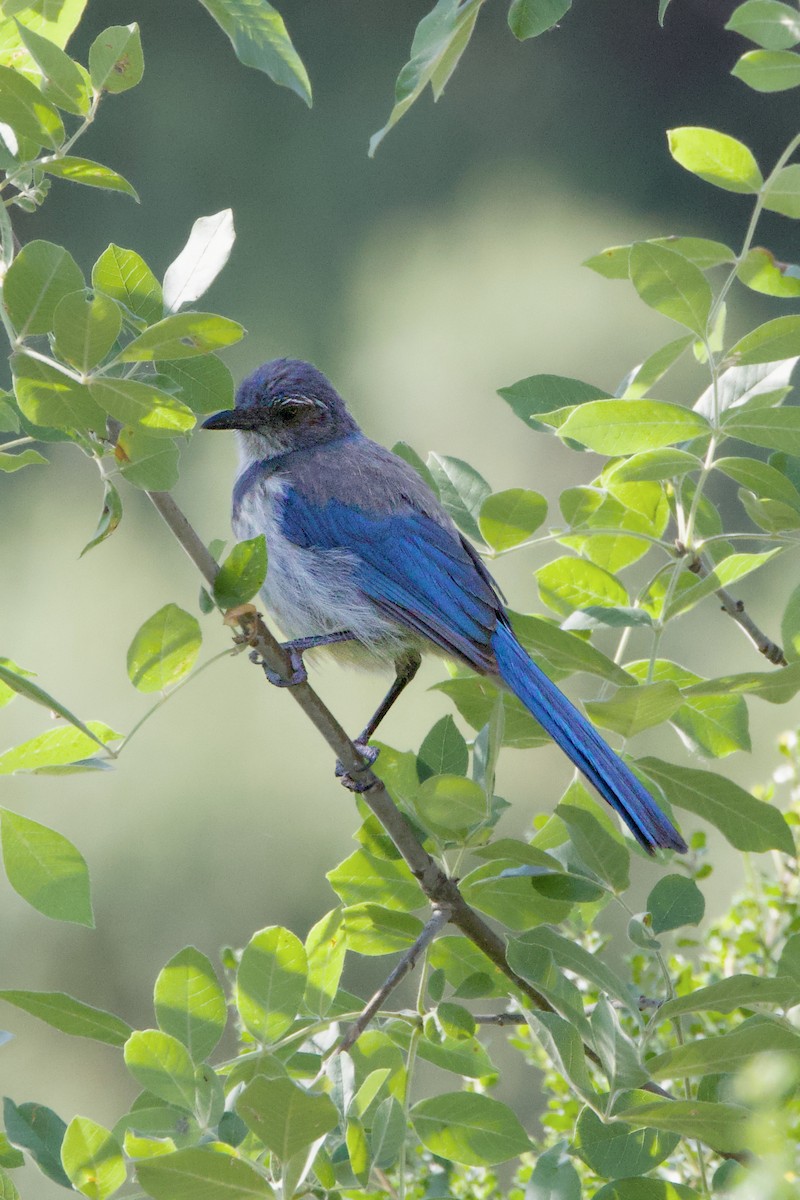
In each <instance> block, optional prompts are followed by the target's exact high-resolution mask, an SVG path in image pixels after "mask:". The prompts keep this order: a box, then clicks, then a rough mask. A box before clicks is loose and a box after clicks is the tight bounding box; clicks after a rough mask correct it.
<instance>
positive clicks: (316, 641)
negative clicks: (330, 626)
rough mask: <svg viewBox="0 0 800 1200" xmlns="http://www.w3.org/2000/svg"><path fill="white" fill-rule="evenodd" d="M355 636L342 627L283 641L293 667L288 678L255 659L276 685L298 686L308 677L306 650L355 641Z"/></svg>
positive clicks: (282, 647) (283, 647) (282, 644)
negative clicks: (334, 631)
mask: <svg viewBox="0 0 800 1200" xmlns="http://www.w3.org/2000/svg"><path fill="white" fill-rule="evenodd" d="M355 636H356V635H355V634H354V633H351V632H350V630H349V629H340V630H338V631H337V632H336V633H318V634H312V635H311V637H304V638H295V639H294V641H292V642H281V650H285V651H286V653H287V654H288V655H289V662H290V663H291V667H292V674H291V675H290V677H289V678H288V679H286V678H284V676H283V675H280V674H279V673H278V672H277V671H272V670H270V668H269V667H268V666H267V664H266V663H265V662H263V661H261V660H258V659H254V661H258V662H259V665H260V667H261V669H262V670H263V672H264V674H265V675H266V677H267V679H268V680H269V682H270V683H271V684H274V686H275V687H296V686H297V684H298V683H305V681H306V680H307V679H308V674H307V672H306V668H305V664H304V663H303V654H304V653H305V651H306V650H316V648H317V647H318V646H332V645H334V644H335V643H336V642H352V641H355ZM252 657H253V656H252V655H251V658H252Z"/></svg>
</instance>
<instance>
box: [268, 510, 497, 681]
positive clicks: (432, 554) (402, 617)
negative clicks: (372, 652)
mask: <svg viewBox="0 0 800 1200" xmlns="http://www.w3.org/2000/svg"><path fill="white" fill-rule="evenodd" d="M281 521H282V528H283V533H284V534H285V536H286V537H287V538H289V540H290V541H292V542H294V543H295V545H298V546H302V547H304V548H306V549H318V550H346V551H348V552H349V553H350V554H352V555H353V556H354V560H355V566H354V581H355V583H356V584H357V585H358V587H359V588H360V590H361V591H362V592H363V593H364V595H365V596H366V597H368V599H369V600H371V601H372V603H373V604H374V605H375V606H376V608H378V609H379V610H380V611H381V612H382V613H384V614H385V615H386V616H388V617H390V618H392V619H394V620H395V621H397V623H398V625H404V626H406V627H407V628H408V629H412V630H414V631H415V632H417V633H421V634H423V635H424V636H425V637H427V638H430V640H431V641H432V642H434V643H435V644H436V645H437V646H439V647H440V648H441V649H442V650H444V651H445V652H447V653H448V654H453V655H455V656H457V657H458V658H461V659H463V660H465V661H466V662H467V663H469V665H470V666H472V667H474V668H475V669H476V670H479V671H490V672H495V671H496V670H497V666H496V663H495V659H494V654H493V651H492V648H491V638H492V634H493V632H494V629H495V626H496V623H497V619H498V614H499V612H500V604H499V601H498V598H497V595H496V593H495V591H494V589H493V587H492V586H491V583H490V580H489V576H488V574H487V573H486V571H485V569H484V568H483V565H482V564H481V563H480V561H479V560H478V561H477V562H476V560H475V558H474V557H473V552H472V551H471V549H470V548H469V547H467V546H466V544H465V543H464V542H462V541H461V539H460V538H459V536H458V535H457V534H456V533H454V532H453V531H452V530H450V529H448V528H447V527H445V526H442V525H440V524H439V523H438V522H436V521H435V520H433V519H432V518H431V517H429V516H427V515H426V514H425V513H422V512H419V511H417V510H415V509H413V508H411V507H410V506H404V507H403V509H402V510H401V511H400V512H397V513H391V514H385V513H382V514H375V513H369V512H366V511H365V510H364V509H361V508H359V507H357V506H353V505H349V504H345V503H344V502H343V501H341V500H338V499H330V500H328V501H327V503H325V504H322V505H320V504H316V503H314V501H313V500H310V499H309V498H308V497H306V496H304V495H303V494H302V492H300V491H298V490H295V489H294V488H291V487H289V488H287V489H286V491H285V492H284V493H283V496H282V499H281Z"/></svg>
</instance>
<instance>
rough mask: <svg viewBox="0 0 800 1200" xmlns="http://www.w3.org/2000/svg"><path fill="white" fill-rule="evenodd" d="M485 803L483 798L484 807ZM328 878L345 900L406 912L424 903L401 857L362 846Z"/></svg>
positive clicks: (329, 874)
mask: <svg viewBox="0 0 800 1200" xmlns="http://www.w3.org/2000/svg"><path fill="white" fill-rule="evenodd" d="M485 806H486V800H485V798H484V811H485ZM325 878H326V879H327V880H328V882H329V883H330V885H331V887H332V888H333V890H334V891H335V892H336V895H337V896H338V897H339V898H340V899H341V900H342V901H343V902H344V903H345V904H361V903H362V902H367V901H371V902H374V903H375V904H382V905H384V906H385V907H386V908H395V909H397V910H398V911H399V912H407V911H408V910H409V909H413V908H419V906H420V905H421V904H422V903H423V899H422V895H421V893H420V889H419V884H418V883H417V881H416V880H415V879H414V876H413V875H412V874H411V872H410V870H409V869H408V867H407V866H406V864H405V863H404V862H403V860H402V859H400V858H393V859H386V858H381V859H379V858H376V857H375V856H374V855H372V854H369V853H368V852H367V851H366V850H364V849H363V848H362V849H359V850H354V851H353V853H352V854H351V855H350V856H349V858H346V859H345V860H344V862H341V863H339V865H338V866H337V867H334V868H333V870H331V871H328V872H327V874H326V876H325ZM340 941H343V939H342V938H340Z"/></svg>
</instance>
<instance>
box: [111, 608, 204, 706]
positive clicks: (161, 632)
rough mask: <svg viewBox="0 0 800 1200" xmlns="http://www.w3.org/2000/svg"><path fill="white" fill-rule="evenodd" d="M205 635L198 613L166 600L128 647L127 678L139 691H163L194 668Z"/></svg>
mask: <svg viewBox="0 0 800 1200" xmlns="http://www.w3.org/2000/svg"><path fill="white" fill-rule="evenodd" d="M202 640H203V635H202V633H201V632H200V625H199V623H198V621H197V618H196V617H193V616H192V615H191V613H187V612H185V611H184V610H183V609H182V608H179V607H178V605H177V604H165V605H164V607H163V608H160V609H159V610H158V612H157V613H154V614H153V616H152V617H149V618H148V619H147V620H146V621H145V623H144V625H142V626H141V627H140V628H139V630H138V631H137V633H136V635H135V637H134V639H133V641H132V642H131V644H130V646H129V648H128V678H129V679H130V681H131V683H132V684H133V686H134V687H135V688H138V690H139V691H140V692H160V691H163V690H164V688H167V687H170V686H172V684H175V683H177V682H178V680H179V679H182V678H183V676H184V675H187V674H188V673H189V671H191V669H192V667H193V666H194V664H195V660H196V659H197V655H198V653H199V651H200V646H201V644H202Z"/></svg>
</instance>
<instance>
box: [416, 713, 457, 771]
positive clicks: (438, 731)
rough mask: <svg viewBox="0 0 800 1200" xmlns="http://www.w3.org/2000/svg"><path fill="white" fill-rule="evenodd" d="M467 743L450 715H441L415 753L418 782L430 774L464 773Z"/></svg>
mask: <svg viewBox="0 0 800 1200" xmlns="http://www.w3.org/2000/svg"><path fill="white" fill-rule="evenodd" d="M468 765H469V753H468V751H467V743H466V742H465V741H464V738H463V737H462V736H461V733H460V732H459V730H458V728H457V726H456V723H455V721H454V720H453V718H452V717H451V716H447V717H442V718H441V720H439V721H437V722H436V724H435V725H434V727H433V729H431V730H430V732H429V733H428V734H426V736H425V740H424V741H423V743H422V745H421V746H420V748H419V754H418V755H417V774H418V775H419V778H420V782H422V781H424V780H425V779H427V778H428V777H429V776H430V775H466V773H467V767H468Z"/></svg>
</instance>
